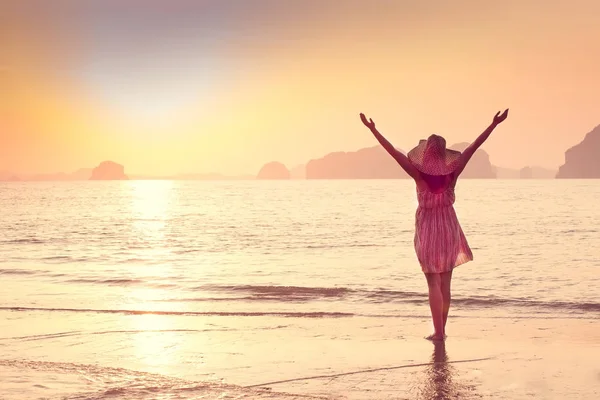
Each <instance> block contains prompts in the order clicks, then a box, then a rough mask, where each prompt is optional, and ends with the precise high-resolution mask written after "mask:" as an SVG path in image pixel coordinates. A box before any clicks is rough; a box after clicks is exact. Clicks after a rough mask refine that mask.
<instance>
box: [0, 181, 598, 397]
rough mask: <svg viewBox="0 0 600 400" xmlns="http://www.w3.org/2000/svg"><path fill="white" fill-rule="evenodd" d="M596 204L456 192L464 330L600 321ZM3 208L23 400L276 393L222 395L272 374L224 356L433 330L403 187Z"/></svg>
mask: <svg viewBox="0 0 600 400" xmlns="http://www.w3.org/2000/svg"><path fill="white" fill-rule="evenodd" d="M599 195H600V182H598V181H592V180H573V181H558V180H557V181H553V180H552V181H548V180H545V181H526V180H520V181H519V180H515V181H506V180H499V181H491V180H490V181H488V180H466V181H462V182H459V184H458V187H457V203H456V209H457V213H458V216H459V219H460V221H461V224H462V226H463V230H464V231H465V234H466V236H467V239H468V241H469V243H470V245H471V247H472V249H473V252H474V257H475V260H474V261H473V262H471V263H468V264H465V265H462V266H460V267H458V268H457V269H456V270H455V273H454V280H453V291H454V302H453V310H452V316H453V318H457V319H458V318H465V319H474V318H486V319H490V318H492V319H497V320H498V321H503V320H510V321H515V320H519V319H527V320H531V319H540V320H549V319H581V320H590V321H597V320H598V319H600V291H598V289H597V288H598V283H599V282H600V276H598V273H597V272H598V267H600V256H599V255H598V251H597V249H598V248H600V232H599V230H600V228H599V226H600V210H599V209H598V208H597V207H596V206H595V204H596V200H595V199H597V197H598V196H599ZM0 208H1V209H2V210H3V217H2V219H0V285H1V286H0V289H1V290H0V328H1V329H0V332H1V333H0V347H1V348H2V354H3V356H2V360H0V376H3V375H4V378H3V379H2V382H3V384H0V385H3V387H4V388H5V389H6V388H10V393H11V396H13V397H14V396H16V397H14V398H31V397H28V396H25V397H19V393H24V392H23V391H31V392H30V393H32V396H34V397H35V396H39V397H42V396H46V397H48V396H50V397H51V396H71V398H77V396H84V395H85V396H91V395H90V393H92V392H93V393H96V394H95V395H94V396H96V398H103V397H102V396H105V397H108V396H112V397H113V398H114V397H117V398H118V397H119V396H125V397H123V398H145V397H143V396H146V395H148V396H151V394H148V393H155V394H156V392H152V391H151V390H149V389H148V388H151V387H155V388H158V387H160V388H161V389H160V390H161V391H162V392H161V393H162V394H161V396H164V398H190V397H191V396H198V395H199V393H204V395H206V396H207V397H209V396H210V393H212V392H211V391H213V390H214V393H221V394H222V393H223V392H224V391H227V390H229V391H230V392H231V393H232V396H237V395H239V396H249V397H256V396H275V394H273V393H264V392H263V391H261V392H260V393H259V392H251V393H250V392H248V390H249V389H241V388H239V387H233V386H232V387H228V386H222V385H223V383H222V382H221V378H223V377H226V376H232V374H231V372H232V368H241V369H240V370H239V371H238V372H236V375H235V376H236V379H237V381H235V382H231V381H229V380H228V381H227V383H228V384H229V383H231V384H245V385H250V384H251V383H252V382H253V380H258V379H260V372H261V371H260V370H259V371H258V374H259V375H257V372H256V371H255V370H254V371H253V372H252V373H247V374H245V373H244V371H243V368H244V365H238V361H236V360H237V358H236V356H235V354H219V352H218V350H215V349H218V348H219V346H221V347H223V348H225V347H227V346H229V342H227V341H237V342H240V343H242V344H240V346H242V347H244V354H245V356H244V357H245V358H247V357H254V359H255V360H259V359H260V360H264V359H268V358H269V355H268V352H269V350H268V347H265V343H267V344H268V342H269V340H280V339H276V338H281V337H286V336H287V337H290V338H292V337H296V336H298V335H299V332H301V331H302V332H303V331H304V330H307V329H312V328H309V327H310V326H311V324H312V323H313V322H308V321H309V320H310V321H319V322H315V323H316V324H320V325H322V326H332V327H335V326H339V327H343V326H344V324H346V323H347V322H345V321H348V320H349V319H353V318H354V319H356V318H361V319H362V318H366V320H368V321H372V326H380V325H382V324H389V323H390V322H391V321H392V320H394V321H395V320H397V319H404V320H407V321H414V324H415V325H417V326H422V330H423V331H424V332H426V331H427V329H429V325H428V324H429V322H428V313H429V310H428V305H427V296H426V285H425V282H424V279H423V276H422V274H421V272H420V269H419V267H418V264H417V261H416V256H415V254H414V249H413V247H412V240H413V227H414V213H415V208H416V196H415V190H414V185H413V184H412V183H411V182H409V181H407V180H393V181H289V182H262V181H248V182H246V181H244V182H242V181H240V182H180V181H129V182H77V183H6V184H0ZM302 321H307V322H302ZM326 321H329V322H326ZM330 323H332V324H333V325H331V324H330ZM500 323H501V322H500ZM364 326H365V329H366V330H365V332H366V333H365V334H364V335H365V337H368V335H369V333H368V332H370V331H369V329H368V327H369V326H371V323H365V324H364ZM411 329H412V328H411ZM407 330H408V328H407ZM402 334H403V333H402V332H398V335H399V336H402ZM329 335H330V338H337V339H340V338H341V337H343V336H344V335H345V333H344V329H343V328H341V329H339V330H336V328H332V331H331V332H330V333H329ZM244 343H245V344H244ZM324 343H325V342H324ZM315 345H317V344H315ZM319 345H323V344H322V343H321V344H319ZM253 346H254V347H253ZM253 348H255V350H253ZM159 349H160V352H158V351H159ZM253 351H255V353H253ZM294 357H296V358H297V357H299V356H298V355H295V356H294ZM122 359H123V360H125V361H123V362H121V361H119V360H122ZM292 361H293V362H292ZM273 362H275V359H273ZM310 362H311V361H310V360H306V362H305V363H301V362H298V360H297V359H295V360H290V362H289V363H287V364H286V363H282V364H281V363H280V364H279V365H278V367H277V368H279V371H283V370H285V371H286V373H287V375H289V376H291V375H292V373H297V374H299V375H303V373H302V372H303V369H304V368H306V366H307V365H311V364H310ZM312 362H313V364H314V360H313V361H312ZM246 363H248V361H246ZM294 363H296V364H297V365H298V366H297V367H294ZM241 364H244V362H241ZM250 364H252V363H250ZM125 365H127V368H126V369H124V370H115V369H114V368H115V367H119V366H125ZM261 365H262V364H261ZM265 365H266V363H265ZM300 366H301V367H300ZM129 367H130V368H131V369H128V368H129ZM295 368H297V369H295ZM2 371H4V372H2ZM74 371H79V372H78V373H80V375H77V373H74ZM81 371H84V372H81ZM273 371H275V372H276V371H277V369H274V370H269V371H266V370H265V371H264V374H263V375H264V376H265V377H267V375H269V374H268V373H267V372H269V373H271V372H273ZM147 374H156V375H147ZM32 376H35V378H32ZM61 376H62V377H65V376H69V378H68V379H67V380H66V381H64V382H62V381H60V379H61V378H58V377H61ZM157 377H162V378H160V379H164V381H163V380H160V379H159V378H157ZM167 377H169V378H167ZM5 378H10V379H5ZM57 379H58V381H57ZM156 379H159V380H160V383H157V382H158V381H156ZM4 382H11V383H10V384H8V383H4ZM35 382H37V383H35ZM90 382H91V383H90ZM107 382H108V383H107ZM110 382H112V383H110ZM131 382H137V384H138V386H139V387H138V389H136V390H138V391H137V392H135V393H134V392H131V393H128V394H123V393H120V392H119V390H125V389H124V388H131V385H132V383H131ZM199 382H200V383H199ZM109 383H110V384H109ZM35 385H40V386H41V387H36V386H35ZM186 385H187V386H186ZM190 385H191V386H193V387H194V389H190ZM194 385H195V386H194ZM134 386H135V385H134ZM44 388H46V389H44ZM7 390H8V389H7ZM107 390H112V392H110V393H108V392H107ZM115 390H116V391H115ZM146 392H147V393H146ZM7 393H8V391H7ZM40 393H41V394H40ZM44 393H45V394H44ZM85 393H87V394H85ZM107 393H108V394H107ZM249 393H250V394H249ZM135 396H140V397H135ZM169 396H170V397H169ZM185 396H188V397H185ZM277 396H279V394H277ZM282 396H283V395H282ZM0 397H1V396H0ZM81 398H89V397H81ZM92 398H93V397H92ZM148 398H156V397H148ZM193 398H196V397H193Z"/></svg>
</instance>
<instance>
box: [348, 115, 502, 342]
mask: <svg viewBox="0 0 600 400" xmlns="http://www.w3.org/2000/svg"><path fill="white" fill-rule="evenodd" d="M507 116H508V109H507V110H505V111H504V112H503V113H502V114H500V112H498V113H497V114H496V115H495V116H494V119H493V121H492V124H491V125H490V126H489V127H488V128H487V129H486V130H485V131H483V133H482V134H481V135H479V137H478V138H477V140H475V141H474V142H473V143H472V144H471V145H470V146H469V147H467V148H466V149H465V151H463V152H462V153H460V152H458V151H454V150H449V149H446V141H445V140H444V138H443V137H441V136H438V135H431V136H430V137H429V138H428V139H427V140H421V141H420V142H419V145H418V146H417V147H415V148H414V149H412V150H411V151H409V152H408V156H405V155H404V154H402V153H401V152H399V151H398V150H396V149H395V148H394V146H392V144H391V143H390V142H388V141H387V140H386V139H385V138H384V137H383V136H382V135H381V133H379V132H378V131H377V129H376V128H375V123H374V122H373V120H372V119H369V120H367V118H366V117H365V115H364V114H360V119H361V120H362V122H363V124H365V126H366V127H367V128H369V129H370V130H371V132H373V135H375V138H376V139H377V140H378V141H379V143H381V145H382V146H383V147H384V148H385V149H386V150H387V152H388V153H390V155H391V156H392V157H394V159H395V160H396V161H397V162H398V164H400V166H401V167H402V168H403V169H404V170H405V171H406V173H408V175H410V176H411V177H412V178H413V179H414V180H415V182H416V184H417V198H418V201H419V206H418V208H417V213H416V223H415V241H414V243H415V251H416V253H417V258H418V260H419V264H420V265H421V269H422V270H423V272H424V273H425V277H426V278H427V285H428V286H429V307H430V309H431V318H432V320H433V327H434V333H433V334H432V335H430V336H428V337H427V339H429V340H444V339H445V337H446V332H445V328H446V321H447V319H448V311H449V310H450V281H451V279H452V270H453V269H454V267H457V266H459V265H461V264H464V263H466V262H468V261H472V260H473V253H472V252H471V249H470V248H469V244H468V243H467V239H466V238H465V235H464V233H463V231H462V229H461V227H460V223H459V222H458V218H457V217H456V213H455V211H454V208H453V204H454V199H455V197H454V187H455V186H456V180H457V179H458V177H459V175H460V174H461V172H462V171H463V170H464V169H465V167H466V165H467V163H468V162H469V160H470V159H471V157H472V156H473V154H474V153H475V151H476V150H477V149H478V148H479V147H480V146H481V145H482V144H483V142H485V141H486V139H487V138H488V137H489V136H490V134H491V133H492V131H493V130H494V128H496V126H498V124H500V123H501V122H502V121H504V120H505V119H506V117H507Z"/></svg>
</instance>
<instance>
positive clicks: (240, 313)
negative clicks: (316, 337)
mask: <svg viewBox="0 0 600 400" xmlns="http://www.w3.org/2000/svg"><path fill="white" fill-rule="evenodd" d="M0 311H15V312H19V311H20V312H23V311H25V312H31V311H44V312H73V313H75V312H77V313H98V314H126V315H146V314H151V315H180V316H219V317H291V318H340V317H352V316H354V315H355V314H353V313H344V312H327V311H314V312H295V311H256V312H245V311H154V310H116V309H110V310H107V309H94V308H50V307H48V308H46V307H19V306H17V307H0Z"/></svg>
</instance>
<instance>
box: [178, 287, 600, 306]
mask: <svg viewBox="0 0 600 400" xmlns="http://www.w3.org/2000/svg"><path fill="white" fill-rule="evenodd" d="M194 290H200V291H217V292H228V293H236V294H239V293H244V294H246V295H247V296H244V297H237V298H229V300H230V301H236V300H237V301H257V300H259V301H265V300H277V301H281V302H294V301H296V302H297V301H314V300H322V299H338V300H348V301H355V302H367V303H372V304H389V303H408V304H426V303H427V301H428V295H427V293H421V292H412V291H403V290H389V289H375V290H366V289H352V288H347V287H303V286H266V285H258V286H255V285H205V286H198V287H196V288H194ZM176 300H177V299H170V300H168V301H176ZM185 300H186V301H190V300H191V301H203V299H202V298H197V299H185ZM182 301H183V299H182ZM452 304H453V305H454V306H460V307H465V308H479V309H481V308H497V307H515V308H537V309H552V310H556V309H562V310H566V311H582V312H589V311H591V312H600V303H597V302H569V301H541V300H533V299H515V298H502V297H495V296H470V297H460V296H458V297H454V298H453V299H452Z"/></svg>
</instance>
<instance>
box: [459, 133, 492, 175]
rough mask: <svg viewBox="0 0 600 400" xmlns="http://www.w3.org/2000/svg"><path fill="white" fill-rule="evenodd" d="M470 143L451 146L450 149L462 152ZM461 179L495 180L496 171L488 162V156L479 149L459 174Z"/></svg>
mask: <svg viewBox="0 0 600 400" xmlns="http://www.w3.org/2000/svg"><path fill="white" fill-rule="evenodd" d="M469 145H470V143H466V142H462V143H457V144H455V145H452V146H451V147H450V149H452V150H457V151H461V152H462V151H464V150H465V149H466V148H467V147H469ZM461 178H472V179H495V178H496V169H495V168H494V166H493V165H492V163H491V162H490V156H489V154H488V153H487V152H486V151H485V150H483V149H482V148H479V149H478V150H477V151H476V152H475V154H473V157H471V160H470V161H469V163H468V164H467V166H466V167H465V169H464V171H463V173H462V174H461Z"/></svg>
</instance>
